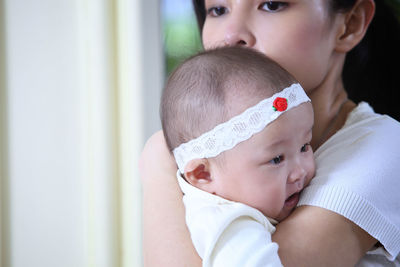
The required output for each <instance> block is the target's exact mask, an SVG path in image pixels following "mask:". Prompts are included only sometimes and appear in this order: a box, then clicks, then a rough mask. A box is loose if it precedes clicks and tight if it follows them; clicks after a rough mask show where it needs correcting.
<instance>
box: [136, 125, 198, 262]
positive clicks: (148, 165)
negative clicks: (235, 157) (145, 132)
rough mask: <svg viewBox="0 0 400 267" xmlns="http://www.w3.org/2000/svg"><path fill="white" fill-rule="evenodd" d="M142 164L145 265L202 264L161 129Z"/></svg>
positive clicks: (146, 149)
mask: <svg viewBox="0 0 400 267" xmlns="http://www.w3.org/2000/svg"><path fill="white" fill-rule="evenodd" d="M139 165H140V166H139V167H140V174H141V175H140V176H141V179H142V186H143V256H144V263H145V266H147V267H151V266H157V267H158V266H174V267H175V266H177V267H179V266H193V267H196V266H201V259H200V257H199V256H198V255H197V253H196V250H195V249H194V247H193V244H192V241H191V239H190V234H189V231H188V229H187V227H186V223H185V208H184V206H183V203H182V193H181V191H180V189H179V186H178V183H177V180H176V175H175V174H176V166H175V163H174V161H173V158H172V157H171V154H170V153H169V152H168V149H167V146H166V144H165V140H164V136H163V134H162V132H161V131H160V132H157V133H156V134H154V135H153V136H152V137H151V138H150V139H149V140H148V142H147V143H146V145H145V148H144V149H143V152H142V155H141V158H140V164H139Z"/></svg>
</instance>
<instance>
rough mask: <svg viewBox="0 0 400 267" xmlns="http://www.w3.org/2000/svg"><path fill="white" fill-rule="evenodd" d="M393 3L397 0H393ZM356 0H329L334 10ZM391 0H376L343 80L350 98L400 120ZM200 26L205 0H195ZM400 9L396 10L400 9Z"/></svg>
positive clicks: (399, 52) (398, 27) (399, 35)
mask: <svg viewBox="0 0 400 267" xmlns="http://www.w3.org/2000/svg"><path fill="white" fill-rule="evenodd" d="M392 2H394V1H393V0H392ZM355 3H356V0H330V8H331V11H333V12H343V11H347V10H349V9H351V8H352V7H353V6H354V4H355ZM388 3H389V1H388V0H376V1H375V5H376V11H375V16H374V18H373V20H372V22H371V24H370V26H369V29H368V31H367V33H366V35H365V37H364V39H363V40H362V41H361V42H360V43H359V44H358V45H357V46H356V47H355V48H354V49H353V50H352V51H350V52H349V53H348V54H347V56H346V61H345V65H344V68H343V83H344V86H345V88H346V91H347V93H348V95H349V98H350V99H351V100H353V101H355V102H360V101H366V102H368V103H369V104H371V106H372V107H373V108H374V110H375V111H376V112H378V113H382V114H387V115H390V116H392V117H393V118H395V119H396V120H398V121H400V107H399V106H400V105H399V101H398V100H397V97H396V96H397V95H398V94H399V93H398V91H400V85H399V81H398V80H399V79H398V77H399V73H398V69H399V68H398V67H397V65H398V64H399V62H400V49H399V48H400V23H399V20H398V18H397V17H396V14H394V10H396V9H395V8H393V7H390V6H389V5H388ZM193 7H194V10H195V13H196V17H197V22H198V26H199V28H200V31H201V29H202V28H203V25H204V20H205V18H206V10H205V6H204V0H193ZM398 10H399V9H397V11H398Z"/></svg>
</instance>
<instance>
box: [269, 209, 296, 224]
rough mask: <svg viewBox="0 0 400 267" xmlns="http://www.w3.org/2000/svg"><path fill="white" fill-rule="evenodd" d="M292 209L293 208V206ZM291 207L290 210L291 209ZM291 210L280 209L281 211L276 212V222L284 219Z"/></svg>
mask: <svg viewBox="0 0 400 267" xmlns="http://www.w3.org/2000/svg"><path fill="white" fill-rule="evenodd" d="M293 209H294V208H293ZM293 209H292V210H293ZM292 210H285V209H282V211H281V212H280V213H279V214H278V216H276V217H275V218H274V219H275V220H277V221H278V222H281V221H283V220H284V219H286V218H287V217H288V216H289V215H290V213H292Z"/></svg>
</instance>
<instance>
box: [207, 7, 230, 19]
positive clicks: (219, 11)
mask: <svg viewBox="0 0 400 267" xmlns="http://www.w3.org/2000/svg"><path fill="white" fill-rule="evenodd" d="M227 11H228V9H227V8H226V7H223V6H216V7H211V8H209V9H207V15H209V16H211V17H219V16H222V15H224V14H226V13H227Z"/></svg>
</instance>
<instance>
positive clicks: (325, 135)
mask: <svg viewBox="0 0 400 267" xmlns="http://www.w3.org/2000/svg"><path fill="white" fill-rule="evenodd" d="M338 60H340V59H338ZM343 62H344V58H343V60H342V62H341V63H339V64H336V67H333V68H332V69H331V70H330V71H329V73H328V74H327V76H326V77H325V79H324V81H323V82H322V83H321V84H320V85H319V86H318V88H315V89H314V90H312V91H311V92H310V94H309V97H310V98H311V103H312V104H313V108H314V127H313V139H312V142H311V146H312V148H313V149H314V150H316V149H317V148H318V147H320V146H321V145H322V144H323V143H324V142H325V141H327V140H328V139H329V138H330V137H331V136H332V135H334V134H335V133H336V132H337V131H338V130H339V129H341V128H342V127H343V125H344V124H345V122H346V119H347V116H348V114H349V113H350V112H351V111H352V110H353V109H354V108H355V107H356V104H355V103H354V102H352V101H351V100H349V99H348V97H347V93H346V91H345V89H344V86H343V80H342V79H341V72H342V68H343ZM337 63H338V62H337Z"/></svg>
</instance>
